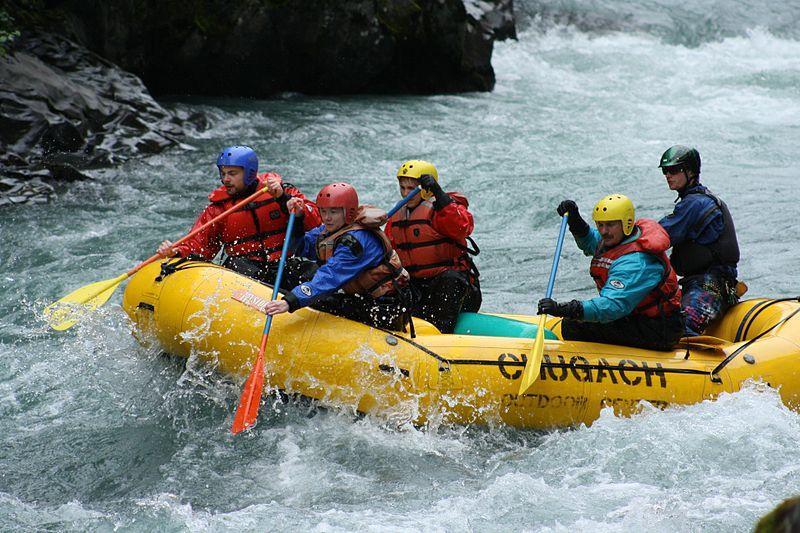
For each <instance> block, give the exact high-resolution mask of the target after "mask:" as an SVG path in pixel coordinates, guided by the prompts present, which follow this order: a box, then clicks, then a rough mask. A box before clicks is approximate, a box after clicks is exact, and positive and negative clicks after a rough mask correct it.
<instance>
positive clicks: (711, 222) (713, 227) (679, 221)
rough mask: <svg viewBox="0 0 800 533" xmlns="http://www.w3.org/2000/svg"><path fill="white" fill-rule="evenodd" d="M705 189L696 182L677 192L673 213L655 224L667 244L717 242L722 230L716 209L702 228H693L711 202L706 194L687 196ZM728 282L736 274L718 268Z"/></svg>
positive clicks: (720, 215)
mask: <svg viewBox="0 0 800 533" xmlns="http://www.w3.org/2000/svg"><path fill="white" fill-rule="evenodd" d="M706 190H707V189H706V187H705V186H703V185H701V184H700V183H699V182H698V183H697V184H696V185H693V186H691V187H686V188H685V189H684V190H682V191H680V192H678V200H677V203H676V204H675V210H674V211H673V212H672V213H670V214H669V215H667V216H665V217H664V218H662V219H661V220H659V221H658V223H659V224H661V226H662V227H663V228H664V229H665V230H667V233H669V240H670V243H671V244H672V246H673V247H674V246H675V245H676V244H680V243H682V242H684V241H686V240H687V239H688V240H692V241H694V242H696V243H697V244H711V243H713V242H716V241H717V239H719V237H720V235H722V232H723V230H724V229H725V224H724V222H723V217H722V211H720V210H719V209H718V210H717V211H716V212H715V213H714V214H712V215H711V216H709V217H708V219H707V220H706V221H705V223H704V224H703V225H702V226H701V227H695V226H696V225H697V223H698V222H699V221H700V218H701V217H702V216H703V214H704V213H705V212H706V211H707V210H708V209H710V208H711V207H713V206H714V205H716V204H715V202H714V200H712V199H711V198H709V197H708V196H706V195H705V194H689V193H690V192H693V191H703V192H705V191H706ZM719 268H721V269H723V270H724V273H725V274H727V275H729V276H730V277H731V278H733V279H736V275H737V271H736V268H735V267H727V266H726V267H719Z"/></svg>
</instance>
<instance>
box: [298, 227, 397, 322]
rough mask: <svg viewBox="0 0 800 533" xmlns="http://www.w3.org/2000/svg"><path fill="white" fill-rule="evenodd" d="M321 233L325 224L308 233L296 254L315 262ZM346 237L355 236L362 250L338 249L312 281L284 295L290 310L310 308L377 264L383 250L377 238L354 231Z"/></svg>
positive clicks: (368, 232)
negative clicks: (309, 306)
mask: <svg viewBox="0 0 800 533" xmlns="http://www.w3.org/2000/svg"><path fill="white" fill-rule="evenodd" d="M323 231H325V226H324V225H321V226H317V227H316V228H314V229H312V230H311V231H308V232H307V233H306V234H305V235H304V236H303V239H302V240H301V241H299V242H298V243H297V244H296V245H295V246H296V248H295V255H298V256H302V257H306V258H308V259H313V260H316V261H318V260H319V258H318V257H317V239H318V238H319V236H320V234H322V233H323ZM349 234H350V235H352V236H353V237H355V239H356V241H358V244H359V245H360V248H361V249H360V250H359V249H358V248H359V246H353V247H349V246H345V245H339V246H337V247H336V249H335V250H334V252H333V255H332V256H331V257H330V259H328V261H327V262H325V264H323V265H322V266H320V267H319V268H318V269H317V272H316V273H315V274H314V277H313V279H312V280H311V281H308V282H306V283H303V284H301V285H298V286H297V287H295V288H294V289H292V291H291V292H290V293H289V294H287V295H286V301H287V303H288V304H289V310H290V311H294V310H296V309H299V308H301V307H305V306H307V305H310V304H312V303H314V302H315V301H317V300H319V299H320V298H322V297H324V296H327V295H329V294H332V293H334V292H336V291H338V290H339V289H341V288H342V287H343V286H344V285H346V284H347V282H348V281H350V280H352V279H354V278H355V277H356V276H358V275H359V274H361V272H363V271H364V270H366V269H368V268H372V267H375V266H378V265H379V264H380V262H381V261H382V260H383V256H384V250H383V244H382V243H381V241H380V239H379V238H378V237H376V236H375V235H373V234H372V233H371V232H370V231H368V230H354V231H351V232H350V233H349ZM353 248H355V250H354V249H353Z"/></svg>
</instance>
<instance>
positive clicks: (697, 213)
mask: <svg viewBox="0 0 800 533" xmlns="http://www.w3.org/2000/svg"><path fill="white" fill-rule="evenodd" d="M658 166H659V168H661V171H662V172H663V173H664V178H665V179H666V180H667V185H668V186H669V188H670V189H672V190H673V191H675V192H677V193H678V199H677V203H676V204H675V209H674V211H673V212H672V213H671V214H669V215H667V216H665V217H664V218H662V219H661V220H659V224H661V226H663V228H664V229H665V230H667V233H669V239H670V244H671V246H672V254H671V255H670V261H671V262H672V265H673V266H674V267H675V271H676V272H677V273H678V274H679V275H680V276H681V281H680V283H681V288H682V290H683V298H682V301H681V307H682V309H683V313H684V315H685V316H686V334H687V335H702V334H703V332H704V331H705V329H706V328H707V327H708V326H709V325H710V324H711V322H713V321H714V320H716V319H717V318H719V317H721V316H722V315H723V314H724V313H725V311H726V310H727V309H728V308H729V307H730V306H731V305H733V304H735V303H736V302H737V301H738V296H737V294H736V286H737V282H736V276H737V269H736V266H737V263H738V262H739V244H738V241H737V238H736V228H734V226H733V218H732V217H731V213H730V211H729V210H728V206H727V205H725V202H723V201H722V200H720V199H719V197H718V196H716V195H715V194H714V193H712V192H711V191H710V190H708V188H706V187H705V186H703V185H702V184H701V183H700V153H699V152H698V151H697V150H696V149H694V148H689V147H687V146H681V145H676V146H673V147H671V148H669V149H668V150H667V151H666V152H664V154H663V155H662V156H661V160H660V162H659V165H658Z"/></svg>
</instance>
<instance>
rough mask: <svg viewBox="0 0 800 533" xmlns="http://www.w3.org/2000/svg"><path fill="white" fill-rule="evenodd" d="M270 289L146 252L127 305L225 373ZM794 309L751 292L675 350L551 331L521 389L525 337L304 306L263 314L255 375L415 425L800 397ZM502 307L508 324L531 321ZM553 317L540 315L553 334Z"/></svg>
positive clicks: (244, 360) (257, 321) (137, 317)
mask: <svg viewBox="0 0 800 533" xmlns="http://www.w3.org/2000/svg"><path fill="white" fill-rule="evenodd" d="M271 294H272V289H271V288H270V287H268V286H265V285H262V284H260V283H258V282H256V281H253V280H251V279H249V278H246V277H244V276H241V275H238V274H236V273H234V272H231V271H229V270H226V269H224V268H222V267H219V266H215V265H211V264H208V263H193V262H189V263H185V264H183V265H181V267H180V268H179V269H178V270H177V271H175V272H174V273H171V274H169V275H167V276H163V277H162V276H159V265H158V264H154V265H149V266H148V267H146V268H144V269H142V270H141V271H140V272H138V273H137V274H136V275H135V276H133V277H132V278H131V280H130V282H129V284H128V286H127V289H126V291H125V295H124V298H123V307H124V309H125V311H126V312H127V313H128V315H129V316H130V317H131V319H132V320H133V321H134V322H135V323H136V325H137V327H138V328H137V329H138V333H137V335H138V337H139V338H140V339H141V340H142V341H143V342H152V341H153V339H155V342H157V343H158V344H160V346H161V347H162V348H163V349H164V350H165V351H166V352H168V353H171V354H174V355H177V356H182V357H187V356H189V355H190V354H192V353H194V354H197V355H198V356H199V357H200V358H202V359H204V360H206V361H208V362H209V363H211V364H213V365H216V366H217V367H218V369H219V370H220V371H221V372H223V373H230V374H237V375H241V376H246V375H247V374H248V372H249V370H250V367H251V364H252V363H253V361H254V360H255V357H256V354H257V352H258V346H259V341H260V339H261V334H262V329H263V326H264V318H265V315H264V314H263V312H262V311H261V309H262V306H263V305H264V304H265V303H266V301H268V300H269V298H270V296H271ZM798 314H800V302H798V300H797V298H793V299H788V298H787V299H780V300H769V299H754V300H747V301H745V302H742V303H740V304H739V305H737V306H735V307H734V308H733V309H731V310H730V311H729V312H728V313H727V315H726V316H725V318H724V319H723V320H722V321H721V323H719V324H717V325H716V326H715V327H714V328H713V329H712V331H709V332H708V334H709V335H708V336H704V337H693V338H687V339H684V341H683V342H682V343H681V344H680V345H679V346H677V347H676V348H675V350H674V351H671V352H657V351H649V350H642V349H637V348H628V347H624V346H614V345H606V344H596V343H589V342H574V341H562V340H558V339H555V340H547V341H546V342H545V349H544V358H543V362H542V366H541V369H540V373H539V377H538V379H537V380H536V382H535V383H534V385H533V387H532V388H531V389H530V390H529V392H528V393H527V394H525V395H523V396H519V395H518V390H519V384H520V381H519V380H520V376H521V374H522V370H523V367H524V365H525V361H526V358H527V355H528V354H529V353H530V349H531V346H532V344H533V339H532V338H531V337H530V336H527V337H513V336H488V335H474V334H469V335H467V334H454V335H442V334H440V333H439V332H438V331H437V330H436V329H435V328H434V327H433V326H431V325H430V324H428V323H426V322H424V321H422V320H418V319H417V320H415V326H416V333H417V336H416V338H413V339H412V338H411V337H410V336H409V335H408V334H405V333H400V332H389V331H383V330H380V329H375V328H370V327H368V326H365V325H363V324H360V323H357V322H353V321H350V320H347V319H344V318H340V317H335V316H331V315H329V314H326V313H322V312H318V311H315V310H313V309H301V310H299V311H297V312H295V313H293V314H282V315H278V316H276V317H275V319H274V321H273V325H272V329H271V332H270V340H269V344H268V346H267V350H266V353H265V372H266V381H265V383H266V386H267V387H270V388H273V389H279V390H282V391H285V392H287V393H290V394H300V395H304V396H307V397H311V398H315V399H317V400H319V401H320V402H321V403H322V404H323V405H331V406H338V407H344V408H349V409H353V410H356V411H359V412H362V413H370V414H375V415H377V416H381V417H386V418H387V419H390V420H397V421H398V422H413V423H415V424H418V425H424V424H430V423H458V424H473V423H475V424H493V423H503V424H509V425H513V426H520V427H529V428H554V427H566V426H574V425H577V424H581V423H585V424H590V423H591V422H592V421H594V420H596V419H597V418H598V416H599V414H600V410H601V409H602V408H603V407H604V406H611V407H613V409H614V412H615V413H617V414H620V415H627V414H630V413H632V412H634V411H636V410H637V409H639V408H640V406H641V403H640V402H642V401H646V402H649V403H650V404H653V405H655V406H659V407H663V406H666V405H670V404H690V403H695V402H699V401H701V400H705V399H709V398H713V397H715V396H716V395H718V394H719V393H721V392H733V391H736V390H738V389H739V388H740V387H741V386H742V384H743V383H744V382H746V381H747V380H750V379H756V380H763V381H764V382H766V383H768V384H769V385H771V386H773V387H776V388H779V390H780V394H781V397H782V398H783V401H784V402H785V403H786V404H787V405H789V406H790V407H797V406H798V405H800V402H798V400H799V399H800V316H797V315H798ZM503 318H505V319H506V320H508V321H509V323H510V324H520V323H523V324H524V323H535V322H536V321H537V317H534V316H519V315H515V316H511V315H508V316H505V317H503ZM559 321H560V319H556V318H551V319H549V320H548V322H547V326H548V328H549V329H550V330H552V332H553V333H555V334H556V335H560V328H559ZM524 325H526V326H527V324H524ZM512 329H513V328H512ZM495 335H496V333H495Z"/></svg>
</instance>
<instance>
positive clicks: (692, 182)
mask: <svg viewBox="0 0 800 533" xmlns="http://www.w3.org/2000/svg"><path fill="white" fill-rule="evenodd" d="M681 170H683V174H684V176H686V185H684V186H683V187H681V188H680V189H678V194H683V192H684V191H685V190H686V189H688V188H690V187H694V186H695V185H697V184H698V183H699V182H700V175H699V174H695V175H694V176H692V177H691V178H690V177H689V169H688V168H687V167H686V165H682V166H681ZM676 201H677V200H676Z"/></svg>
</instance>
